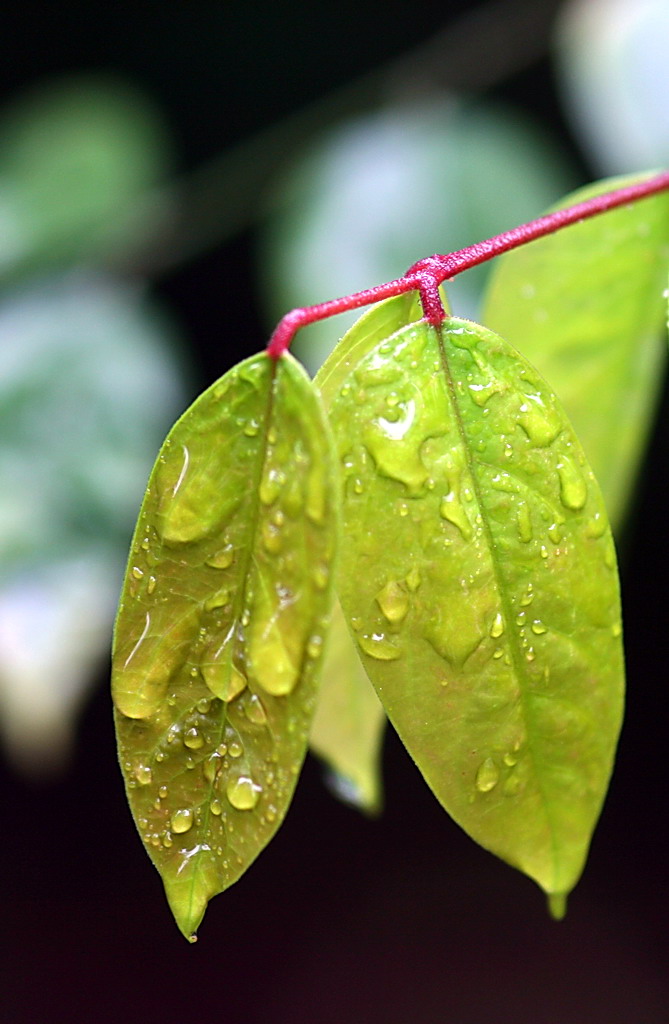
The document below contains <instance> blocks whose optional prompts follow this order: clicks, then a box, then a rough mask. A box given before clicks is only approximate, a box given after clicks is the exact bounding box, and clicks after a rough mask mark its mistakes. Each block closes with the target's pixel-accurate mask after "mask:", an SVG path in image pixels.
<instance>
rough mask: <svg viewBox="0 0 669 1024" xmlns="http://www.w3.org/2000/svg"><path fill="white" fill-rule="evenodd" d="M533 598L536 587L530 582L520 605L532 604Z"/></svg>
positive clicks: (524, 606) (523, 606) (522, 606)
mask: <svg viewBox="0 0 669 1024" xmlns="http://www.w3.org/2000/svg"><path fill="white" fill-rule="evenodd" d="M533 600H534V588H533V586H532V584H531V583H528V584H527V590H526V591H525V593H524V594H523V596H522V597H521V599H520V606H521V608H527V607H528V605H531V604H532V601H533Z"/></svg>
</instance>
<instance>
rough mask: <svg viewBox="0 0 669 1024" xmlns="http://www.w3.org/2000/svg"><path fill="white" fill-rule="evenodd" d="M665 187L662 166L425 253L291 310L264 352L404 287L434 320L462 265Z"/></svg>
mask: <svg viewBox="0 0 669 1024" xmlns="http://www.w3.org/2000/svg"><path fill="white" fill-rule="evenodd" d="M668 189H669V171H665V172H663V173H662V174H658V175H656V176H655V177H653V178H646V179H645V180H644V181H641V182H638V183H637V184H636V185H627V186H626V187H625V188H620V189H616V190H615V191H613V192H605V193H603V194H602V195H598V196H594V197H593V198H592V199H586V200H585V201H584V202H582V203H577V204H576V205H575V206H568V207H566V208H565V209H563V210H556V211H555V212H554V213H548V214H546V216H544V217H539V218H538V219H537V220H532V221H530V222H529V223H528V224H521V225H520V227H517V228H513V229H512V230H511V231H505V232H503V234H501V235H496V236H495V237H494V238H488V239H487V240H486V241H484V242H477V243H476V244H475V245H470V246H468V247H467V248H466V249H458V250H457V252H452V253H449V254H448V255H445V256H440V255H435V256H428V257H426V258H425V259H422V260H419V261H418V263H414V265H413V266H412V267H409V269H408V270H407V272H406V274H405V275H404V276H403V277H398V278H397V279H396V280H395V281H388V282H386V283H385V284H379V285H376V287H374V288H367V289H366V290H365V291H363V292H355V293H354V294H353V295H345V296H343V297H342V298H340V299H331V300H330V301H329V302H320V303H318V304H317V305H315V306H304V307H300V308H298V309H293V310H291V312H290V313H287V314H286V315H285V316H284V317H283V318H282V319H281V320H280V321H279V323H278V325H277V327H276V329H275V330H274V333H273V334H272V337H271V338H270V340H269V344H268V346H267V354H268V355H269V356H271V358H272V359H278V358H279V357H280V356H281V355H282V354H283V353H284V352H285V351H286V349H287V348H288V347H289V346H290V343H291V341H292V340H293V338H294V337H295V334H296V333H297V331H298V330H299V329H300V327H305V326H306V325H307V324H311V323H314V322H315V321H316V320H325V319H326V318H327V317H330V316H334V315H335V314H336V313H344V312H346V311H347V310H349V309H358V308H359V307H360V306H367V305H369V304H370V303H372V302H380V301H381V299H388V298H391V297H392V296H394V295H402V294H403V293H404V292H410V291H418V292H419V293H420V299H421V303H422V306H423V313H424V315H425V319H426V320H427V322H428V323H431V324H439V323H441V322H442V320H443V319H444V316H445V313H444V308H443V306H442V304H441V299H440V298H439V285H440V284H442V282H443V281H445V280H447V279H448V278H452V277H455V275H456V274H461V273H462V272H463V270H469V269H470V267H475V266H477V265H478V264H479V263H485V262H486V261H487V260H491V259H492V258H493V257H494V256H499V255H500V254H501V253H503V252H508V251H509V249H516V248H518V246H520V245H526V244H527V242H533V241H534V240H535V239H536V238H543V237H544V236H545V235H550V234H553V232H555V231H559V230H560V228H565V227H568V225H569V224H575V223H576V222H577V221H582V220H586V219H587V218H588V217H595V216H596V215H597V214H600V213H606V211H607V210H613V209H615V207H617V206H624V205H625V204H627V203H633V202H636V201H637V200H639V199H645V198H646V197H647V196H652V195H655V194H656V193H658V192H665V191H667V190H668Z"/></svg>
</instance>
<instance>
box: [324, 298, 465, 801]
mask: <svg viewBox="0 0 669 1024" xmlns="http://www.w3.org/2000/svg"><path fill="white" fill-rule="evenodd" d="M442 300H443V301H444V302H445V301H446V297H445V295H444V294H443V293H442ZM421 315H422V310H421V306H420V302H419V299H418V296H417V295H416V293H415V292H408V293H406V294H404V295H398V296H396V297H394V298H391V299H386V301H385V302H379V303H377V304H376V305H374V306H372V308H371V309H369V310H367V311H366V312H365V313H363V315H362V316H361V317H360V318H359V319H358V320H357V321H356V322H355V324H354V325H353V326H352V327H351V328H350V330H349V331H347V332H346V334H345V335H344V337H343V338H342V339H341V341H340V342H339V344H338V345H337V347H336V349H335V351H334V352H333V354H332V355H331V356H330V358H329V359H328V360H327V362H326V363H325V364H324V365H323V366H322V367H321V369H320V370H319V372H318V373H317V375H316V378H315V383H316V384H317V386H318V388H319V390H320V393H321V397H322V398H323V402H324V404H325V407H326V409H327V408H329V406H330V403H331V402H332V401H333V400H334V398H335V397H336V395H337V392H338V388H339V386H340V384H341V381H342V380H343V379H345V377H346V375H347V374H348V372H349V369H350V367H351V365H352V364H353V363H355V362H356V361H357V360H359V359H360V358H361V357H362V356H363V355H364V354H366V353H367V352H368V351H370V349H371V348H373V347H374V345H376V344H378V342H379V341H382V340H383V339H384V338H387V337H388V336H389V335H390V334H393V333H394V332H395V331H397V330H399V329H400V328H401V327H404V326H406V324H408V323H411V322H413V321H417V320H419V319H420V317H421ZM385 721H386V716H385V713H384V711H383V708H382V707H381V706H380V704H379V702H378V699H377V698H376V697H375V696H374V691H373V690H372V689H371V687H370V684H369V679H368V677H367V674H366V672H365V670H364V668H363V666H362V664H361V662H360V656H359V654H358V652H357V649H356V647H355V645H354V644H353V642H352V640H351V636H350V633H349V631H348V628H347V626H346V624H345V621H344V620H343V618H341V616H340V613H339V606H338V603H336V604H335V611H334V614H333V619H332V626H331V635H330V638H329V639H328V646H327V651H326V657H325V662H324V667H323V681H322V684H321V693H320V695H319V698H318V706H317V709H316V715H315V717H314V725H313V729H312V733H311V739H310V745H311V748H312V750H313V751H314V753H316V754H318V755H319V756H320V757H322V758H323V759H324V760H325V762H326V763H327V764H328V765H329V766H330V768H331V769H332V772H333V778H332V781H333V783H334V785H333V788H334V790H335V792H336V793H337V795H338V796H340V797H342V798H343V799H345V800H347V801H348V802H353V803H356V804H358V805H359V806H360V807H361V808H362V809H364V810H367V811H370V812H375V811H376V810H378V808H379V805H380V800H381V765H380V755H381V744H382V739H383V732H384V727H385Z"/></svg>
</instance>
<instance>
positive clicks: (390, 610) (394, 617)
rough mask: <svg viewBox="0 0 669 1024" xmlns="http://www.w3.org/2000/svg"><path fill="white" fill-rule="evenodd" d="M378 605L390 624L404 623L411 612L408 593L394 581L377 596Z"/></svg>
mask: <svg viewBox="0 0 669 1024" xmlns="http://www.w3.org/2000/svg"><path fill="white" fill-rule="evenodd" d="M376 603H377V604H378V606H379V608H380V609H381V611H382V613H383V615H384V616H385V618H386V619H387V620H388V622H402V620H403V619H404V618H405V617H406V614H407V612H408V611H409V598H408V596H407V593H406V591H405V590H404V588H403V587H402V586H400V584H399V583H395V582H394V581H392V580H391V581H390V582H389V583H386V585H385V587H384V588H383V590H380V591H379V593H378V594H377V595H376Z"/></svg>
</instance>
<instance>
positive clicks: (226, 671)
mask: <svg viewBox="0 0 669 1024" xmlns="http://www.w3.org/2000/svg"><path fill="white" fill-rule="evenodd" d="M222 651H223V648H221V652H222ZM217 653H218V652H217ZM200 671H201V672H202V675H203V676H204V681H205V682H206V684H207V686H208V687H209V689H210V690H211V692H212V693H213V694H214V696H216V697H218V698H219V699H220V700H222V701H225V703H226V704H229V703H230V701H231V700H234V699H235V697H237V696H238V695H239V694H240V693H242V692H243V691H244V690H245V689H246V683H247V680H246V676H245V675H243V674H242V673H241V672H240V671H239V669H238V668H236V666H235V665H233V664H231V663H230V662H229V661H227V660H225V659H224V658H223V656H222V653H221V657H220V659H217V658H216V654H214V657H213V658H212V660H211V661H210V662H205V663H204V664H202V665H201V666H200Z"/></svg>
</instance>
